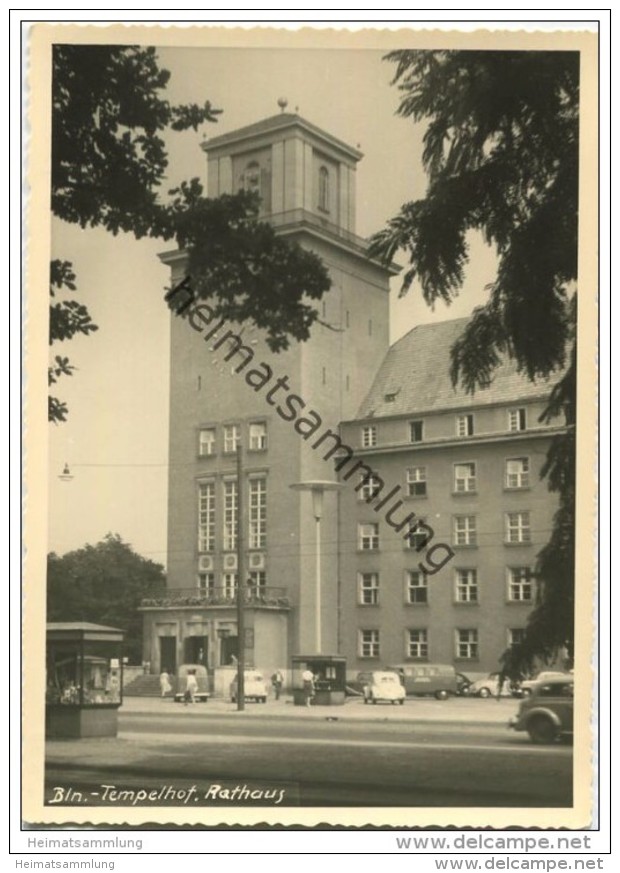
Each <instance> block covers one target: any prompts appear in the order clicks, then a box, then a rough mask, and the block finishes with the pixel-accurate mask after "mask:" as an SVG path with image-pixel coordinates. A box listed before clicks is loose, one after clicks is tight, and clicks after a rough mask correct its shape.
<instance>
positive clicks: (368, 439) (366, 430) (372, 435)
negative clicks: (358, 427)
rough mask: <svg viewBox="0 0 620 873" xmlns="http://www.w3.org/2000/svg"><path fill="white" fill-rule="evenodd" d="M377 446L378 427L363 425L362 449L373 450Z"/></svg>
mask: <svg viewBox="0 0 620 873" xmlns="http://www.w3.org/2000/svg"><path fill="white" fill-rule="evenodd" d="M376 445H377V425H376V424H363V425H362V448H363V449H373V448H374V447H375V446H376Z"/></svg>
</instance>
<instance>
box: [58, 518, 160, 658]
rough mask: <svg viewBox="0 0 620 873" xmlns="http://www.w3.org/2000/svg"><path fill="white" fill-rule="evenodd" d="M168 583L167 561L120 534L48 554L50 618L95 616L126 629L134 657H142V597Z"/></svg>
mask: <svg viewBox="0 0 620 873" xmlns="http://www.w3.org/2000/svg"><path fill="white" fill-rule="evenodd" d="M164 588H165V575H164V570H163V567H162V566H161V565H160V564H156V563H154V562H153V561H149V560H147V559H146V558H142V557H141V556H140V555H138V554H137V553H136V552H134V551H133V549H132V548H131V546H130V545H129V544H128V543H124V542H123V541H122V539H121V538H120V536H119V535H118V534H107V536H105V537H104V539H103V540H102V541H101V542H100V543H97V545H95V546H91V545H87V546H84V548H82V549H77V550H76V551H74V552H68V553H67V554H65V555H63V556H62V557H59V556H58V555H56V554H54V553H53V552H52V553H51V554H49V555H48V560H47V620H48V621H92V622H95V623H97V624H105V625H109V626H111V627H118V628H122V629H123V630H124V631H125V652H126V654H127V655H128V656H129V658H130V660H131V661H132V662H133V663H140V661H141V658H142V616H141V614H140V613H139V612H138V607H139V605H140V601H141V599H142V598H143V597H150V596H155V595H157V594H158V593H161V592H162V591H163V590H164Z"/></svg>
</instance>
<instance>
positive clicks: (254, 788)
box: [22, 23, 598, 852]
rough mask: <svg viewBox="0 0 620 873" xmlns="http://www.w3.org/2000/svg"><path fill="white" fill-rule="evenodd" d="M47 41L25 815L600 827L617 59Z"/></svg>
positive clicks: (35, 208) (579, 50)
mask: <svg viewBox="0 0 620 873" xmlns="http://www.w3.org/2000/svg"><path fill="white" fill-rule="evenodd" d="M27 51H28V52H29V77H30V79H29V81H30V93H29V97H28V100H27V110H26V111H27V112H28V113H29V119H30V126H31V130H32V142H31V144H30V146H29V148H30V149H31V152H30V164H29V167H28V178H29V182H30V195H29V196H30V205H29V209H30V213H29V217H28V225H27V227H28V231H27V235H26V245H27V247H28V248H29V264H28V268H27V271H26V280H27V281H26V285H27V295H26V303H25V306H26V311H27V313H28V316H29V326H28V331H29V334H28V347H27V350H26V355H25V371H26V374H27V379H28V386H27V389H26V391H27V397H28V401H27V408H26V413H25V414H26V419H27V421H28V428H29V435H28V437H27V439H29V440H30V443H29V446H30V449H29V452H28V453H27V457H26V462H25V465H26V473H25V476H26V481H27V482H28V483H29V487H28V497H27V501H26V514H25V516H24V519H25V521H24V536H25V541H26V543H27V544H28V548H27V556H26V559H25V564H24V587H25V599H24V639H25V644H24V655H23V658H24V662H23V663H24V671H25V675H26V676H27V677H28V681H27V682H25V684H24V690H23V705H24V708H25V711H26V713H27V717H26V718H25V721H24V729H23V730H24V734H23V743H24V754H23V763H22V767H23V780H24V785H25V786H28V787H27V791H26V790H24V798H23V803H24V809H23V819H24V821H26V822H32V823H39V824H41V823H42V824H44V825H45V826H46V827H49V828H54V827H61V826H63V824H65V823H71V824H72V825H77V826H86V827H88V826H89V825H90V826H92V825H97V824H103V825H105V824H107V825H109V826H110V827H113V826H115V825H121V824H122V825H124V826H125V827H128V828H129V832H124V833H123V835H122V838H125V837H126V839H127V841H128V842H129V843H130V842H131V839H133V838H134V835H132V833H131V830H132V829H133V828H135V829H136V830H139V829H140V828H141V827H143V826H146V825H147V824H148V823H162V824H163V823H174V824H175V825H176V826H177V827H183V826H185V825H187V826H198V827H201V826H202V827H204V828H209V827H214V826H216V825H222V824H224V825H227V826H230V827H235V826H245V825H252V824H256V823H266V824H269V825H274V824H276V825H278V824H279V825H286V826H299V827H308V828H312V827H314V826H317V825H318V824H319V823H327V824H328V825H333V826H336V827H337V826H352V827H355V826H367V825H370V826H377V827H380V826H389V827H397V828H424V827H452V828H460V827H461V828H462V827H466V826H468V827H472V828H476V829H483V828H525V829H527V828H552V827H555V828H564V829H588V828H589V827H592V826H593V822H594V813H593V797H594V795H595V793H596V780H597V774H596V772H595V765H594V764H593V748H594V746H595V744H596V731H595V729H594V728H593V727H592V724H593V721H592V718H593V712H594V711H595V710H594V706H595V704H594V703H593V690H594V687H595V684H596V682H597V666H596V653H595V649H594V645H595V643H594V640H595V637H596V630H597V629H596V626H595V618H594V617H595V615H596V600H595V594H594V592H595V589H596V576H597V570H596V563H595V555H594V551H593V542H594V535H595V521H596V483H595V469H596V468H595V464H596V451H595V449H596V443H595V439H596V436H595V421H596V417H597V414H598V413H597V405H596V403H597V401H596V380H597V371H596V366H597V318H598V314H597V306H598V303H597V294H598V288H597V243H596V233H597V230H596V228H597V208H598V207H597V190H596V184H597V183H596V161H597V157H596V155H597V148H598V143H597V124H598V121H597V99H598V98H597V87H598V82H597V75H598V72H597V37H596V33H593V32H588V31H586V30H583V31H578V30H576V31H575V30H574V31H561V30H558V31H557V32H555V31H550V30H548V29H547V30H546V31H542V30H541V31H540V32H529V33H525V32H512V33H510V32H508V31H505V32H504V31H501V30H497V29H496V30H493V31H491V30H484V28H481V29H480V30H473V31H472V32H470V33H465V32H458V31H457V30H456V29H455V30H454V31H453V30H446V31H445V32H443V33H440V32H433V31H430V30H429V31H426V32H424V31H423V30H416V29H415V28H411V29H406V28H405V29H402V30H394V31H389V30H383V29H382V28H381V27H379V26H374V27H369V28H368V29H366V30H361V31H357V32H356V31H349V30H347V29H346V28H345V27H341V28H338V27H334V28H331V29H327V30H324V31H323V30H320V29H318V28H315V29H313V28H311V27H310V28H306V29H301V30H299V31H297V32H296V31H293V30H291V31H286V29H281V28H278V26H277V23H274V24H273V25H263V26H262V27H257V28H248V29H245V30H243V29H240V28H238V29H228V30H227V29H226V28H220V27H216V26H207V25H203V26H200V25H198V26H196V27H192V28H182V27H175V26H174V25H173V24H171V25H170V26H169V27H166V28H164V27H156V26H150V27H147V26H129V25H128V26H126V27H119V26H114V27H112V26H109V27H105V26H101V27H96V26H94V25H88V24H87V25H83V26H82V27H79V28H78V27H75V26H71V25H69V24H66V25H63V24H55V25H51V24H45V23H41V24H35V25H34V26H33V27H32V29H31V31H30V34H29V37H28V45H27ZM35 160H36V161H37V162H38V163H35ZM35 224H36V228H37V230H36V231H35ZM48 277H49V278H48ZM579 285H580V286H581V287H580V288H579V294H578V286H579ZM48 287H49V301H48V297H47V295H48ZM35 434H36V435H37V442H36V449H35V443H34V442H33V441H32V439H33V437H34V435H35ZM35 480H36V481H35ZM574 706H576V710H575V711H574ZM83 838H84V840H86V843H85V846H86V850H88V845H87V842H88V839H89V837H88V834H83ZM562 839H565V840H566V845H565V846H563V844H562ZM570 839H571V837H570V836H566V835H565V836H564V837H562V836H561V835H560V836H557V835H554V836H553V840H554V842H553V844H552V845H551V846H547V849H549V848H554V847H555V849H556V850H557V851H560V852H561V851H562V850H563V849H566V850H569V849H571V843H570ZM573 839H574V838H573ZM121 842H122V839H121ZM541 845H542V844H541ZM457 848H458V847H457ZM460 848H461V850H462V851H466V850H467V848H468V846H467V844H464V845H463V846H461V847H460ZM469 848H470V849H476V847H473V846H472V845H471V844H469ZM499 848H501V846H500V847H499ZM544 848H545V847H544V846H543V849H544ZM577 848H579V847H577ZM478 849H479V847H478ZM572 849H573V850H574V849H575V846H574V844H573V845H572ZM526 851H527V849H526Z"/></svg>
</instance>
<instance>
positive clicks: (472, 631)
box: [454, 627, 480, 661]
mask: <svg viewBox="0 0 620 873" xmlns="http://www.w3.org/2000/svg"><path fill="white" fill-rule="evenodd" d="M461 634H468V635H470V638H469V639H467V640H464V639H462V637H461ZM461 646H467V654H462V651H461ZM469 647H473V650H471V649H470V648H469ZM454 659H455V660H456V661H478V660H480V632H479V630H478V628H473V627H457V628H455V629H454Z"/></svg>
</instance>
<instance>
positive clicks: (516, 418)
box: [508, 406, 527, 431]
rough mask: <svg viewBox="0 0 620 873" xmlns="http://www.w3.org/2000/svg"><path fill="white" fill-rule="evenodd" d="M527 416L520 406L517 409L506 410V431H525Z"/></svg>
mask: <svg viewBox="0 0 620 873" xmlns="http://www.w3.org/2000/svg"><path fill="white" fill-rule="evenodd" d="M526 428H527V415H526V412H525V407H523V406H521V407H519V408H517V409H509V410H508V430H511V431H515V430H526Z"/></svg>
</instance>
